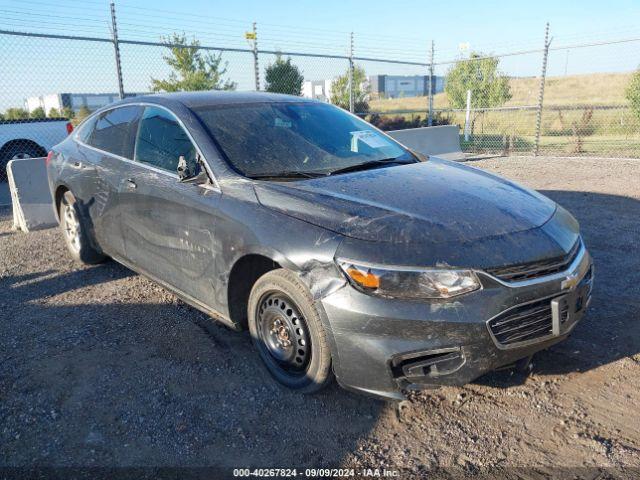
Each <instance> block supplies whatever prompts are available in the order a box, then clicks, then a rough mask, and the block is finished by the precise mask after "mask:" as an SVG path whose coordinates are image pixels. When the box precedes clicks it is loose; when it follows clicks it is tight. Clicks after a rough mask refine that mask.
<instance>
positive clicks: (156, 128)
mask: <svg viewBox="0 0 640 480" xmlns="http://www.w3.org/2000/svg"><path fill="white" fill-rule="evenodd" d="M180 157H184V158H185V160H186V161H187V164H188V165H190V166H193V165H195V163H196V149H195V147H194V146H193V143H191V140H190V139H189V136H188V135H187V133H186V132H185V131H184V129H183V128H182V126H180V124H179V123H178V121H177V120H176V118H175V117H174V116H173V115H172V114H171V113H169V112H167V111H166V110H165V109H163V108H158V107H146V108H145V109H144V114H143V115H142V118H141V119H140V127H139V128H138V136H137V138H136V151H135V160H136V161H138V162H142V163H146V164H147V165H151V166H154V167H156V168H161V169H163V170H167V171H169V172H173V173H175V172H176V170H177V168H178V160H179V158H180Z"/></svg>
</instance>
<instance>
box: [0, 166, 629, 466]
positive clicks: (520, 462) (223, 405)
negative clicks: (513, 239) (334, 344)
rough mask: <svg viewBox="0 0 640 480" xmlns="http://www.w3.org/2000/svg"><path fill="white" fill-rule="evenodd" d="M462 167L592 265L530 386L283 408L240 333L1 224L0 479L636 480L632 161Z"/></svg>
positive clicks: (514, 377) (507, 381)
mask: <svg viewBox="0 0 640 480" xmlns="http://www.w3.org/2000/svg"><path fill="white" fill-rule="evenodd" d="M472 165H474V166H477V167H481V168H486V169H488V170H491V171H495V172H498V173H500V174H502V175H505V176H507V177H510V178H514V179H516V180H519V181H521V182H523V183H525V184H527V185H529V186H531V187H534V188H536V189H538V190H541V191H542V192H543V193H544V194H546V195H548V196H550V197H551V198H553V199H554V200H556V201H557V202H559V203H560V204H562V205H563V206H565V207H567V208H568V209H569V210H570V211H572V212H573V213H574V214H575V215H576V217H577V218H578V219H579V221H580V223H581V225H582V229H583V233H584V238H585V241H586V244H587V245H588V247H589V249H590V250H591V253H592V255H593V257H594V259H595V265H596V286H595V293H594V301H593V303H592V307H591V310H590V312H589V313H588V315H587V316H586V318H585V319H584V320H583V322H582V324H581V325H579V326H578V328H577V329H576V330H575V333H574V334H573V336H572V337H571V338H570V339H569V340H568V341H566V342H564V343H561V344H559V345H557V346H555V347H553V348H552V349H550V350H548V351H545V352H542V353H540V354H538V355H537V356H536V358H535V362H534V366H533V371H532V373H531V375H530V376H528V377H526V376H524V375H523V374H517V373H513V372H509V371H502V372H496V373H493V374H491V375H489V376H486V377H483V378H481V379H480V380H478V381H477V382H476V383H474V384H471V385H468V386H466V387H464V388H443V389H440V390H436V391H432V392H429V393H421V394H418V395H416V396H415V397H413V398H412V399H411V400H410V402H408V403H407V404H406V405H405V404H402V407H401V408H399V407H398V405H397V404H393V403H383V402H380V401H377V400H373V399H370V398H367V397H363V396H358V395H355V394H351V393H348V392H346V391H343V390H341V389H340V388H338V387H336V386H333V387H331V388H329V389H328V390H327V391H325V392H323V393H321V394H318V395H315V396H300V395H297V394H294V393H290V392H287V391H284V390H283V389H281V388H279V387H278V386H276V385H275V384H274V382H273V381H272V380H271V379H270V378H269V377H268V375H267V374H266V373H265V370H264V369H263V368H262V366H261V365H260V363H259V361H258V357H257V355H256V354H255V353H254V351H253V348H252V346H251V343H250V341H249V339H248V336H247V335H246V334H242V333H234V332H231V331H229V330H227V329H226V328H224V327H222V326H218V325H216V324H215V323H212V322H211V321H210V320H209V319H207V318H206V317H205V316H204V315H203V314H201V313H199V312H197V311H195V310H193V309H192V308H190V307H187V306H185V305H184V304H182V303H181V302H180V301H178V300H177V299H176V298H175V297H174V296H173V295H171V294H169V293H167V292H166V291H164V290H163V289H162V288H160V287H159V286H156V285H155V284H153V283H151V282H150V281H148V280H146V279H145V278H142V277H140V276H138V275H136V274H134V273H132V272H131V271H129V270H127V269H126V268H124V267H121V266H119V265H118V264H115V263H113V262H109V263H106V264H104V265H100V266H96V267H90V268H85V267H79V266H77V265H74V264H73V263H72V262H71V261H70V260H69V257H68V256H67V255H66V253H65V250H64V247H63V242H62V240H61V238H60V236H59V234H58V232H57V231H56V230H49V231H44V232H35V233H30V234H22V233H12V232H11V230H10V228H11V222H10V210H9V209H8V208H7V207H3V208H2V209H1V210H0V339H1V340H0V466H4V467H8V466H28V467H37V466H75V467H79V466H81V467H91V466H94V467H105V466H106V467H115V466H136V467H154V466H159V467H167V466H217V467H243V466H255V467H267V466H274V467H292V466H298V467H321V466H346V467H356V468H360V467H382V466H388V467H394V468H399V469H402V474H403V476H409V475H410V474H411V473H415V474H419V473H421V472H424V471H425V470H431V469H434V468H441V467H442V468H453V470H442V471H441V473H442V474H443V475H444V476H447V475H450V474H451V475H453V474H473V473H474V472H478V471H480V472H483V471H485V469H486V468H487V467H491V466H492V467H497V468H499V469H500V470H501V471H502V472H504V473H509V472H512V470H510V469H511V468H512V467H516V466H519V467H535V469H536V470H535V471H537V472H539V474H541V475H542V476H544V472H547V473H550V472H554V471H555V472H556V473H557V472H564V474H568V473H569V472H568V471H567V470H554V468H559V469H566V468H568V467H590V468H593V467H598V468H602V469H603V472H604V473H605V477H606V475H610V474H611V475H616V476H617V475H627V476H630V477H633V476H634V473H635V474H637V475H640V254H639V252H638V247H639V244H640V160H639V161H633V160H618V161H604V160H593V159H570V160H565V159H546V160H543V159H531V158H526V159H525V158H521V159H493V160H482V161H478V162H472ZM624 467H635V468H636V470H635V471H630V470H627V471H626V472H625V471H623V470H620V469H621V468H624ZM612 469H613V470H612ZM576 471H579V472H583V473H584V474H585V476H588V477H589V478H594V477H595V475H596V473H594V471H593V470H576ZM576 471H574V472H572V473H575V472H576ZM148 472H149V471H147V470H144V471H143V473H148ZM227 472H230V470H229V471H227ZM601 473H602V472H601ZM520 474H521V475H522V476H530V475H533V476H536V475H538V474H534V470H525V471H521V472H520ZM564 474H563V476H564ZM1 476H2V474H1V470H0V477H1ZM600 478H602V477H600Z"/></svg>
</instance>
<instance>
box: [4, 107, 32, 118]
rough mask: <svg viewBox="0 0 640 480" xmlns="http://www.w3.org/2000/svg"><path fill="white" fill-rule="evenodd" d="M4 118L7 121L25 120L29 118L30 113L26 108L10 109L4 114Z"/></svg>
mask: <svg viewBox="0 0 640 480" xmlns="http://www.w3.org/2000/svg"><path fill="white" fill-rule="evenodd" d="M4 118H5V119H6V120H24V119H25V118H29V112H27V111H26V110H25V109H24V108H13V107H12V108H8V109H7V111H6V112H4Z"/></svg>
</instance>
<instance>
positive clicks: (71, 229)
mask: <svg viewBox="0 0 640 480" xmlns="http://www.w3.org/2000/svg"><path fill="white" fill-rule="evenodd" d="M62 214H63V215H64V234H65V235H66V237H67V241H68V242H69V247H70V248H71V250H73V251H74V252H76V253H77V252H80V221H79V220H78V215H77V214H76V210H75V208H74V207H73V205H71V204H70V203H67V202H66V201H65V202H64V204H63V208H62Z"/></svg>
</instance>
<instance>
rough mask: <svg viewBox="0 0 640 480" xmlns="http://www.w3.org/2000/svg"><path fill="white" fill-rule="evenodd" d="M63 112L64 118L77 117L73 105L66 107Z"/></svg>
mask: <svg viewBox="0 0 640 480" xmlns="http://www.w3.org/2000/svg"><path fill="white" fill-rule="evenodd" d="M61 113H62V117H63V118H67V119H69V120H71V119H72V118H73V117H75V113H74V111H73V109H72V108H71V107H64V108H63V109H62V112H61Z"/></svg>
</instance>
